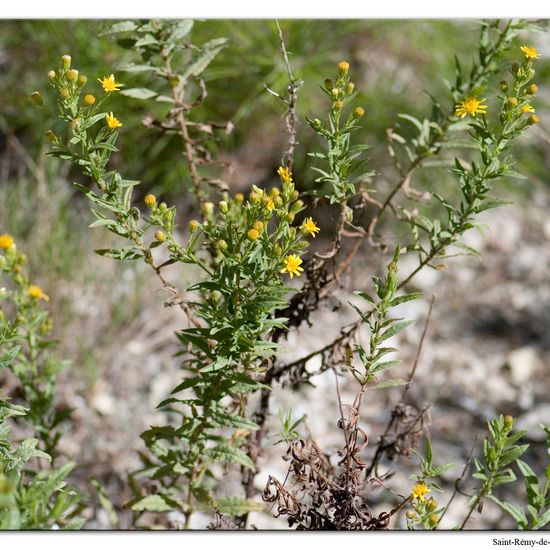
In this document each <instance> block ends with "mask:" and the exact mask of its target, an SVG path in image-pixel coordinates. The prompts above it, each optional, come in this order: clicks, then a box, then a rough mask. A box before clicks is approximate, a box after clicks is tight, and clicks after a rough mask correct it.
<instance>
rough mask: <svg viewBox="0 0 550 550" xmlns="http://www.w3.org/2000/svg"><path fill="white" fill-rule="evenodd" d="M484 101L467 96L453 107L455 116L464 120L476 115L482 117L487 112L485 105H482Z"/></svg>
mask: <svg viewBox="0 0 550 550" xmlns="http://www.w3.org/2000/svg"><path fill="white" fill-rule="evenodd" d="M484 101H487V100H486V99H477V98H475V97H472V96H469V97H467V98H466V99H464V100H462V101H461V102H460V103H458V104H457V105H456V106H455V115H456V116H459V117H460V118H464V117H465V116H466V115H470V116H473V117H475V116H476V115H477V114H482V115H484V114H485V113H486V112H487V105H482V103H483V102H484Z"/></svg>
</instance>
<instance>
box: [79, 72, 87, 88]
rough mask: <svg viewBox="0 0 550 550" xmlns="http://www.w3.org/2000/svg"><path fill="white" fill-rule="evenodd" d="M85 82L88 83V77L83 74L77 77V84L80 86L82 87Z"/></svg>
mask: <svg viewBox="0 0 550 550" xmlns="http://www.w3.org/2000/svg"><path fill="white" fill-rule="evenodd" d="M86 82H88V77H87V76H86V75H85V74H81V75H80V76H79V77H78V83H79V84H80V85H81V86H84V84H86Z"/></svg>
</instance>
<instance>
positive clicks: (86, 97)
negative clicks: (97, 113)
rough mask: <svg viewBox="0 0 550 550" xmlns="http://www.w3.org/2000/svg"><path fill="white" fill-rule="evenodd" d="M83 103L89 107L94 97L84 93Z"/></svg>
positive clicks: (93, 101)
mask: <svg viewBox="0 0 550 550" xmlns="http://www.w3.org/2000/svg"><path fill="white" fill-rule="evenodd" d="M84 103H85V104H86V105H88V107H90V106H91V105H93V104H94V103H95V97H94V96H93V95H92V94H86V95H85V96H84Z"/></svg>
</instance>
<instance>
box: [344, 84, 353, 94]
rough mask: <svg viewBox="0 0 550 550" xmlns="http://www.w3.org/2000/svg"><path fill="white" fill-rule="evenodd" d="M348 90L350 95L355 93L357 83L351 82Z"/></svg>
mask: <svg viewBox="0 0 550 550" xmlns="http://www.w3.org/2000/svg"><path fill="white" fill-rule="evenodd" d="M346 89H347V91H348V94H351V93H353V90H355V83H354V82H349V83H348V85H347V88H346Z"/></svg>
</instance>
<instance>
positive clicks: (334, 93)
mask: <svg viewBox="0 0 550 550" xmlns="http://www.w3.org/2000/svg"><path fill="white" fill-rule="evenodd" d="M330 93H331V94H332V97H333V98H334V99H338V96H339V95H340V90H339V89H338V88H333V89H332V91H331V92H330Z"/></svg>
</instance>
